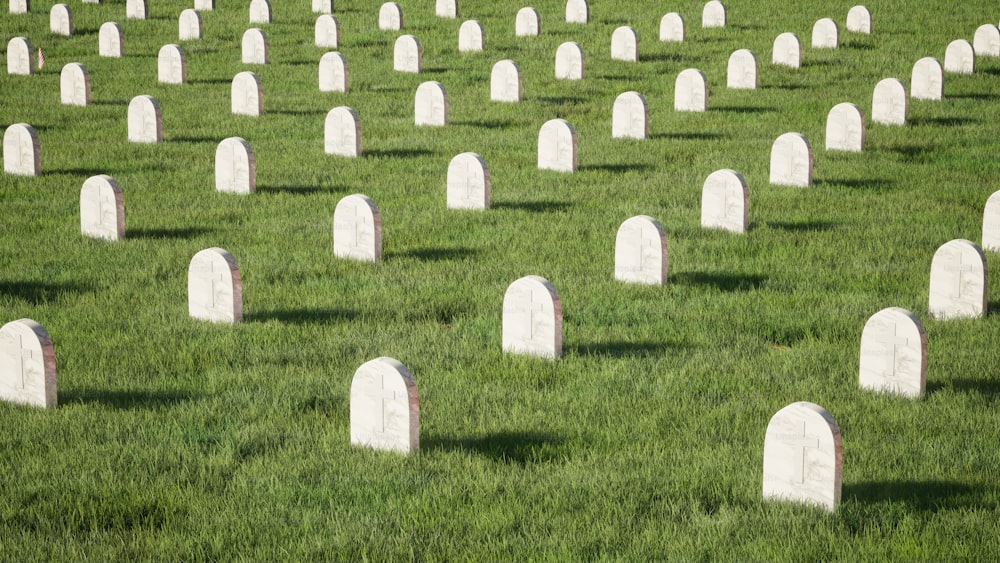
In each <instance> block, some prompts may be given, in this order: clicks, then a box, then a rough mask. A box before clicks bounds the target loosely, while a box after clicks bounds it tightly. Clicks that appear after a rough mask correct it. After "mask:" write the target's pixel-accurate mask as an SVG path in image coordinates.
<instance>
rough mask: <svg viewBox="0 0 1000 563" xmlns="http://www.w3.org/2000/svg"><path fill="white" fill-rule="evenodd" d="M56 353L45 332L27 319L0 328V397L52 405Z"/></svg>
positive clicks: (54, 402)
mask: <svg viewBox="0 0 1000 563" xmlns="http://www.w3.org/2000/svg"><path fill="white" fill-rule="evenodd" d="M56 398H57V395H56V353H55V348H54V347H53V346H52V338H51V337H50V336H49V333H48V332H47V331H46V330H45V328H43V327H42V325H40V324H38V323H36V322H35V321H33V320H31V319H19V320H16V321H11V322H9V323H7V324H5V325H3V327H2V328H0V400H3V401H7V402H8V403H17V404H21V405H29V406H32V407H41V408H52V407H55V406H56Z"/></svg>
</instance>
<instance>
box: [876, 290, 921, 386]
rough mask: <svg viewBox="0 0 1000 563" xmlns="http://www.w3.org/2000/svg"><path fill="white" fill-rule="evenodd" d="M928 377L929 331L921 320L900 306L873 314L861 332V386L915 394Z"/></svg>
mask: <svg viewBox="0 0 1000 563" xmlns="http://www.w3.org/2000/svg"><path fill="white" fill-rule="evenodd" d="M926 381H927V333H926V332H924V327H923V325H921V324H920V320H919V319H917V317H916V316H914V314H913V313H911V312H909V311H907V310H906V309H900V308H899V307H889V308H888V309H882V310H881V311H879V312H878V313H875V314H874V315H872V316H871V317H870V318H869V319H868V322H866V323H865V328H864V330H863V331H862V332H861V364H860V375H859V384H860V385H861V388H862V389H872V390H874V391H877V392H880V393H892V394H896V395H903V396H904V397H914V398H915V397H919V396H921V395H923V394H924V387H925V384H926Z"/></svg>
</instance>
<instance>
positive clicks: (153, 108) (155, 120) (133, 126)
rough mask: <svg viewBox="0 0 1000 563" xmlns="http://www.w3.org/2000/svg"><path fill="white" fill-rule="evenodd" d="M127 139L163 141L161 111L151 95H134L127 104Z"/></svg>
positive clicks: (133, 140)
mask: <svg viewBox="0 0 1000 563" xmlns="http://www.w3.org/2000/svg"><path fill="white" fill-rule="evenodd" d="M128 141H129V142H130V143H159V142H161V141H163V112H162V111H161V110H160V103H159V102H157V101H156V98H154V97H152V96H136V97H134V98H132V101H131V102H129V104H128Z"/></svg>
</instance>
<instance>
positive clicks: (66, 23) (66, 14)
mask: <svg viewBox="0 0 1000 563" xmlns="http://www.w3.org/2000/svg"><path fill="white" fill-rule="evenodd" d="M49 31H51V32H52V33H53V34H55V35H64V36H66V37H69V36H71V35H73V12H72V10H70V9H69V6H67V5H66V4H56V5H55V6H52V9H51V10H50V11H49Z"/></svg>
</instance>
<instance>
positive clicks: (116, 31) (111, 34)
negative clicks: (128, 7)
mask: <svg viewBox="0 0 1000 563" xmlns="http://www.w3.org/2000/svg"><path fill="white" fill-rule="evenodd" d="M97 54H98V55H99V56H101V57H111V58H115V59H119V58H121V57H124V56H125V38H124V35H122V28H121V27H120V26H119V25H118V24H116V23H115V22H106V23H104V24H103V25H101V29H100V31H99V32H98V35H97Z"/></svg>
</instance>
